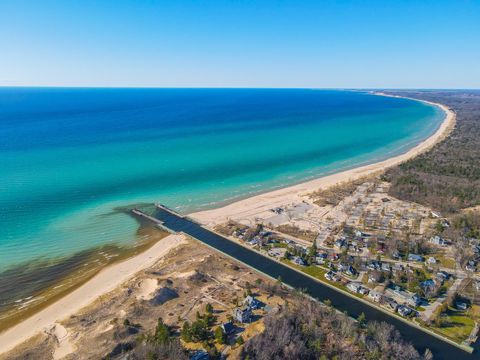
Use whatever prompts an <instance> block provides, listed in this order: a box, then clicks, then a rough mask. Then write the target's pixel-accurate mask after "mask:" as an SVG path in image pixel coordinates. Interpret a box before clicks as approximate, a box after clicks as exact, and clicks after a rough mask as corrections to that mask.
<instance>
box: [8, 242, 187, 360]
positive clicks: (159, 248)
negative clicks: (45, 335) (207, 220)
mask: <svg viewBox="0 0 480 360" xmlns="http://www.w3.org/2000/svg"><path fill="white" fill-rule="evenodd" d="M184 242H185V238H184V236H182V235H168V236H167V237H165V238H163V239H161V240H159V241H157V242H156V243H155V244H154V245H153V246H152V247H150V248H149V249H147V250H146V251H144V252H142V253H140V254H138V255H137V256H133V257H131V258H128V259H126V260H124V261H121V262H118V263H115V264H112V265H110V266H107V267H105V268H104V269H102V270H101V271H100V272H99V273H98V274H96V275H95V276H94V277H92V278H91V279H90V280H88V281H87V282H85V283H84V284H82V285H81V286H80V287H78V288H77V289H75V290H73V291H72V292H71V293H69V294H68V295H66V296H64V297H62V298H61V299H59V300H58V301H56V302H54V303H52V304H50V305H48V306H47V307H46V308H44V309H42V310H40V311H39V312H37V313H36V314H34V315H32V316H31V317H29V318H27V319H26V320H24V321H21V322H20V323H18V324H17V325H14V326H13V327H11V328H9V329H7V330H5V331H3V332H1V333H0V354H3V353H6V352H8V351H10V350H12V349H13V348H15V347H16V346H17V345H20V344H21V343H23V342H24V341H26V340H28V339H30V338H31V337H33V336H35V335H36V334H38V333H41V332H42V331H48V330H49V329H51V328H52V327H53V326H54V325H55V324H56V323H58V322H60V321H62V320H63V319H66V318H68V317H69V316H71V315H74V314H75V313H77V312H78V311H80V310H81V309H82V308H85V307H86V306H88V305H90V304H92V303H93V302H94V301H96V300H97V299H99V298H100V297H101V296H104V295H105V294H108V293H109V292H111V291H113V290H115V289H116V288H118V287H119V286H120V285H122V284H123V283H125V282H126V281H128V280H129V279H131V278H133V277H134V276H135V275H136V274H137V273H139V272H140V271H142V270H144V269H147V268H149V267H150V266H152V265H153V264H155V263H156V262H157V261H159V260H160V259H161V258H163V257H164V256H165V255H166V254H167V253H168V252H169V251H170V250H172V249H174V248H175V247H177V246H179V245H181V244H183V243H184Z"/></svg>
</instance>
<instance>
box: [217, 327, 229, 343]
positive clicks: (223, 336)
mask: <svg viewBox="0 0 480 360" xmlns="http://www.w3.org/2000/svg"><path fill="white" fill-rule="evenodd" d="M215 340H216V342H217V343H219V344H225V342H226V341H227V337H226V334H225V332H224V331H223V329H222V328H221V327H220V326H219V327H217V328H216V329H215Z"/></svg>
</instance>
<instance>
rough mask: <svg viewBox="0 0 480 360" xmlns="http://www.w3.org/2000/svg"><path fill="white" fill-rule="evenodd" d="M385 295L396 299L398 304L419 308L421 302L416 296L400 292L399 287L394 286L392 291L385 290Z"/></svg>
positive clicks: (403, 291)
mask: <svg viewBox="0 0 480 360" xmlns="http://www.w3.org/2000/svg"><path fill="white" fill-rule="evenodd" d="M385 293H386V294H388V296H390V297H392V298H393V299H396V300H397V301H398V302H399V303H402V304H408V305H410V306H414V307H416V306H419V305H420V303H421V301H422V299H421V298H420V296H418V295H417V294H412V293H410V292H408V291H405V290H402V289H401V288H400V287H399V286H395V287H394V288H393V289H387V290H385Z"/></svg>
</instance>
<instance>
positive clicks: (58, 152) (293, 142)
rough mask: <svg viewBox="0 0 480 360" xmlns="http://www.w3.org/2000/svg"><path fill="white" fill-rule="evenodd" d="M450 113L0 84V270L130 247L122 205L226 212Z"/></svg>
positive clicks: (402, 102)
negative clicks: (244, 200)
mask: <svg viewBox="0 0 480 360" xmlns="http://www.w3.org/2000/svg"><path fill="white" fill-rule="evenodd" d="M443 117H444V114H443V112H442V111H441V110H439V109H438V108H436V107H433V106H430V105H425V104H422V103H419V102H416V101H412V100H406V99H396V98H387V97H380V96H374V95H370V94H366V93H358V92H347V91H323V90H322V91H319V90H287V89H285V90H262V89H257V90H252V89H62V88H56V89H49V88H0V204H1V206H0V271H4V270H6V269H8V268H11V267H12V266H16V265H19V264H22V263H24V262H28V261H32V260H39V259H52V258H59V257H62V256H68V255H71V254H74V253H76V252H78V251H81V250H85V249H89V248H92V247H95V246H98V245H102V244H110V243H116V244H131V243H132V242H133V241H134V239H135V231H136V230H137V228H138V224H137V223H136V222H135V221H134V220H133V219H132V218H130V217H128V216H126V215H124V214H120V213H118V212H114V211H113V209H114V208H115V207H116V206H123V205H129V204H132V203H138V202H149V203H151V202H155V201H160V202H162V203H165V204H167V205H169V206H171V207H173V208H177V209H178V210H180V211H184V212H188V211H193V210H198V209H204V208H208V207H214V206H219V205H220V204H223V203H225V202H230V201H234V200H235V199H239V198H242V197H245V196H248V195H251V194H255V193H258V192H263V191H266V190H270V189H274V188H277V187H282V186H286V185H290V184H293V183H297V182H300V181H304V180H307V179H311V178H314V177H318V176H321V175H324V174H327V173H331V172H336V171H340V170H343V169H346V168H350V167H354V166H357V165H359V164H363V163H369V162H374V161H378V160H381V159H385V158H388V157H391V156H393V155H395V154H399V153H402V152H405V151H406V150H408V149H409V148H411V147H413V146H414V145H415V144H417V143H418V142H420V141H421V140H423V139H424V138H426V137H428V136H429V135H430V134H432V133H433V132H434V131H435V130H436V129H437V128H438V126H439V125H440V123H441V121H442V119H443ZM0 278H1V274H0ZM0 280H1V279H0Z"/></svg>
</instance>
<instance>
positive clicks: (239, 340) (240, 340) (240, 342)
mask: <svg viewBox="0 0 480 360" xmlns="http://www.w3.org/2000/svg"><path fill="white" fill-rule="evenodd" d="M235 342H236V343H237V345H243V344H244V343H245V340H243V337H242V336H241V335H240V336H239V337H238V338H237V340H236V341H235Z"/></svg>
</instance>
